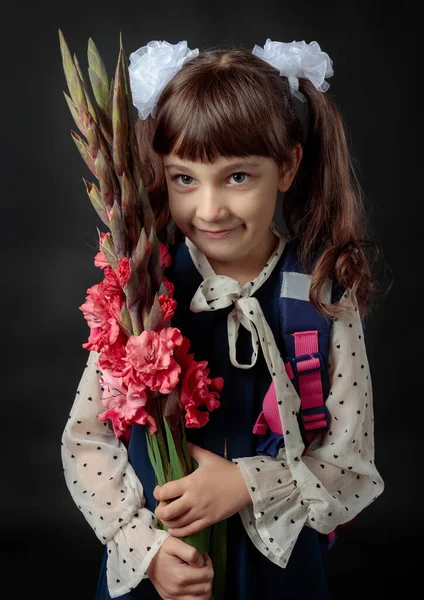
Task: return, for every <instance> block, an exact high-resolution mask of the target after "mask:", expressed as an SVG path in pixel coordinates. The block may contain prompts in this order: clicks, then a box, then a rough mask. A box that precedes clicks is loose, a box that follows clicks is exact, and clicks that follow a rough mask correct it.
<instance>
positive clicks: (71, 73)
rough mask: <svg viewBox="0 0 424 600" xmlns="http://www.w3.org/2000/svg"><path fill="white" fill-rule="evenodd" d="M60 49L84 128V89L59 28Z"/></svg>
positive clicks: (85, 104) (73, 99)
mask: <svg viewBox="0 0 424 600" xmlns="http://www.w3.org/2000/svg"><path fill="white" fill-rule="evenodd" d="M59 42H60V51H61V53H62V64H63V70H64V72H65V77H66V82H67V84H68V89H69V93H70V95H71V98H72V101H73V103H74V105H75V107H76V108H77V110H78V113H79V115H80V118H81V120H82V122H83V125H84V128H86V126H87V122H88V120H87V113H88V107H87V103H86V100H85V94H84V89H83V86H82V83H81V80H80V78H79V75H78V70H77V68H76V66H75V64H74V62H73V60H72V56H71V53H70V52H69V48H68V45H67V43H66V41H65V38H64V36H63V33H62V31H61V30H60V29H59Z"/></svg>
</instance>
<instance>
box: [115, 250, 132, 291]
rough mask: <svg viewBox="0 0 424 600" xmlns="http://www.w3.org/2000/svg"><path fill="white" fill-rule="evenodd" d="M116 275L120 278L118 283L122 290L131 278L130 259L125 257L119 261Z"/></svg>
mask: <svg viewBox="0 0 424 600" xmlns="http://www.w3.org/2000/svg"><path fill="white" fill-rule="evenodd" d="M116 275H117V277H118V281H119V284H120V286H121V288H123V287H124V286H125V285H126V284H127V282H128V280H129V278H130V277H131V266H130V261H129V258H127V257H126V256H123V257H122V258H120V259H119V262H118V269H117V270H116Z"/></svg>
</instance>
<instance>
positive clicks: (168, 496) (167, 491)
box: [153, 477, 185, 500]
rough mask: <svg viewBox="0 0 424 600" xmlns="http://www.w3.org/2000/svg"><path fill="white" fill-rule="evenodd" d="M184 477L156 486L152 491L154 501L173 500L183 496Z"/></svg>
mask: <svg viewBox="0 0 424 600" xmlns="http://www.w3.org/2000/svg"><path fill="white" fill-rule="evenodd" d="M184 479H185V477H182V478H181V479H176V480H175V481H168V483H165V484H164V485H161V486H159V485H157V486H156V487H155V489H154V490H153V496H154V497H155V498H156V500H173V499H174V498H179V497H180V496H182V495H183V494H184V491H185V483H184Z"/></svg>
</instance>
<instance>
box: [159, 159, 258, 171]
mask: <svg viewBox="0 0 424 600" xmlns="http://www.w3.org/2000/svg"><path fill="white" fill-rule="evenodd" d="M260 166H261V163H259V162H258V161H254V160H244V161H239V162H234V163H230V164H229V165H227V166H225V167H222V169H221V171H227V170H228V169H243V168H245V167H260ZM171 167H175V168H176V169H181V170H182V171H184V170H186V169H187V170H190V167H189V166H185V165H177V164H174V163H172V164H169V165H166V166H165V169H170V168H171Z"/></svg>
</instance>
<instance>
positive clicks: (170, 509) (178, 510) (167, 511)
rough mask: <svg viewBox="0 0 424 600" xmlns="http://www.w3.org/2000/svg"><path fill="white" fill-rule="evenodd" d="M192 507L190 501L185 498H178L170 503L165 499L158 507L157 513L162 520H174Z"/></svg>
mask: <svg viewBox="0 0 424 600" xmlns="http://www.w3.org/2000/svg"><path fill="white" fill-rule="evenodd" d="M190 509H191V506H190V503H189V502H187V500H186V499H185V498H184V496H183V497H182V498H178V499H177V500H174V501H173V502H170V503H169V504H167V503H166V501H165V502H163V501H161V503H160V504H159V506H157V507H156V510H155V515H156V516H157V517H158V519H160V520H161V521H163V522H165V521H172V520H173V519H178V518H179V517H181V516H182V515H185V514H186V513H187V512H188V511H189V510H190Z"/></svg>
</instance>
